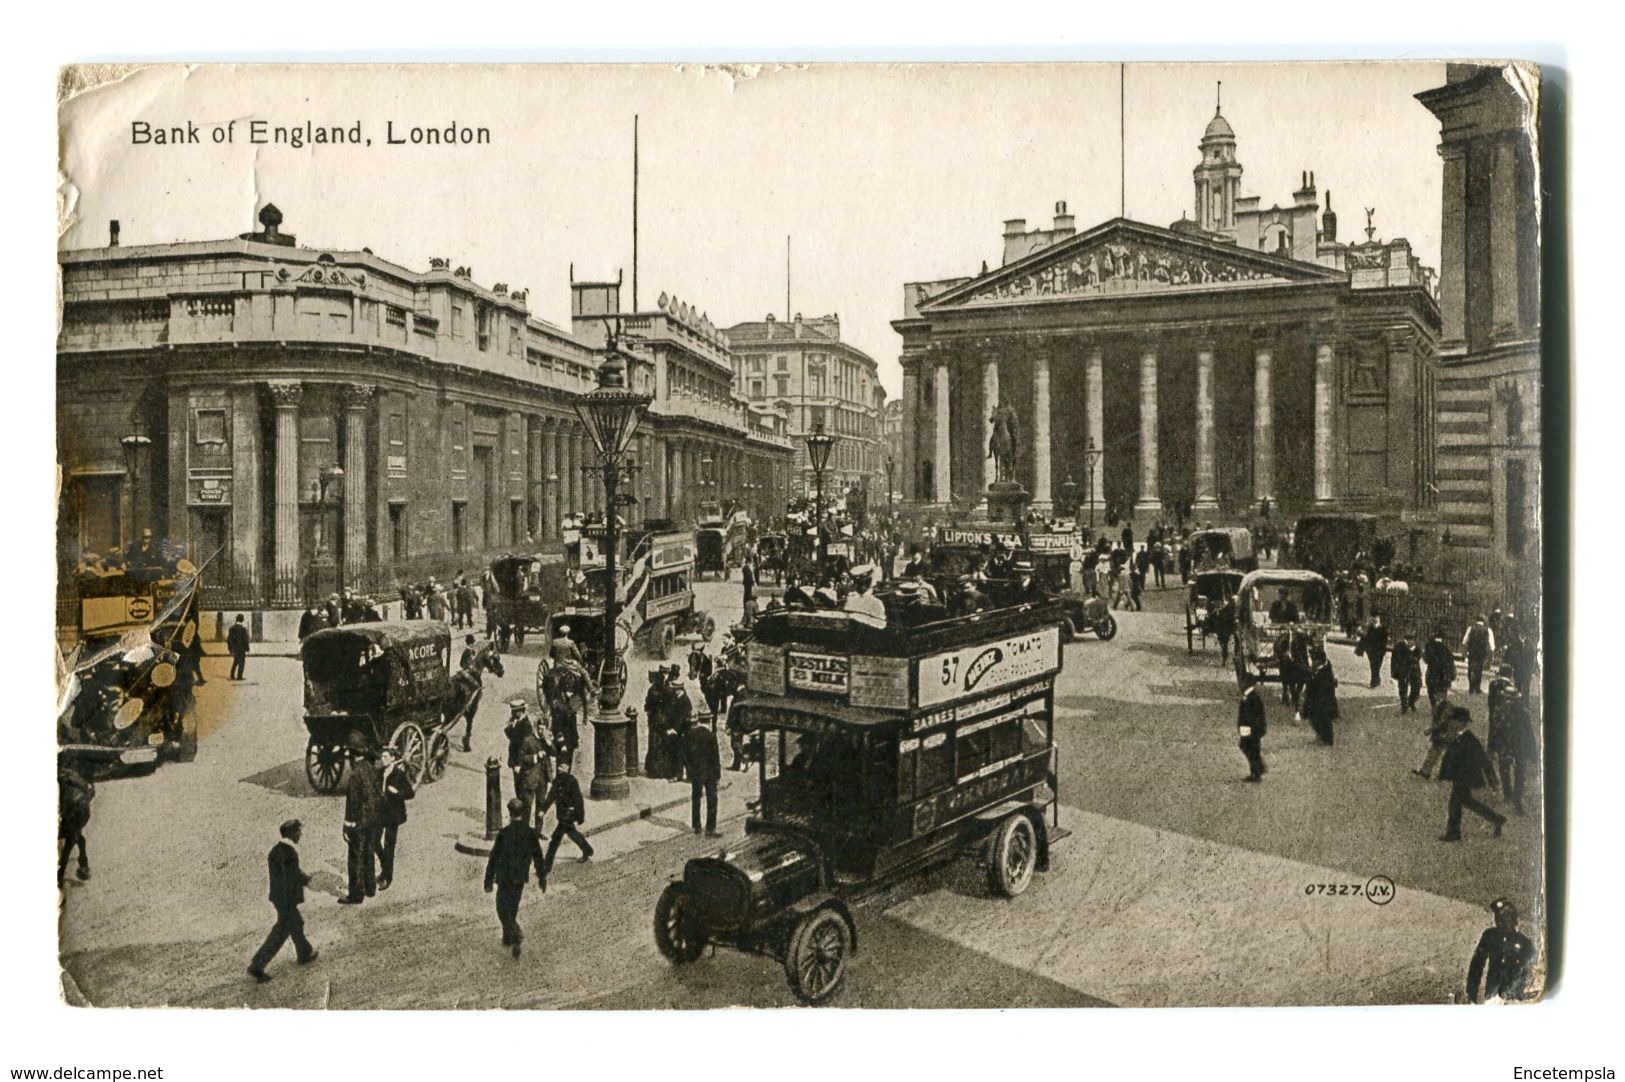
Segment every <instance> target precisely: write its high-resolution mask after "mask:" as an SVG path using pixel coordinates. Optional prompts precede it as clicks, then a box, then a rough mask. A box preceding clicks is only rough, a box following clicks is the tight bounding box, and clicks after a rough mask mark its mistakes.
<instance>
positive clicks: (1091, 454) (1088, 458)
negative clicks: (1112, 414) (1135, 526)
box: [1083, 439, 1104, 530]
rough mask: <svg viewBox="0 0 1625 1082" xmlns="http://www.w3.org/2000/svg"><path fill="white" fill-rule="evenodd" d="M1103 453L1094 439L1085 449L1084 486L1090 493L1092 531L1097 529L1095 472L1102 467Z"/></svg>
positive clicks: (1090, 525) (1090, 523) (1090, 526)
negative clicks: (1101, 457)
mask: <svg viewBox="0 0 1625 1082" xmlns="http://www.w3.org/2000/svg"><path fill="white" fill-rule="evenodd" d="M1103 453H1104V452H1103V451H1101V450H1100V448H1098V447H1096V446H1095V441H1094V440H1092V439H1091V440H1090V441H1089V443H1088V446H1086V447H1085V448H1084V449H1083V470H1084V484H1085V486H1086V490H1087V491H1088V493H1089V497H1088V499H1089V528H1090V529H1091V530H1092V529H1094V527H1095V470H1096V468H1098V467H1099V465H1100V456H1101V455H1102V454H1103Z"/></svg>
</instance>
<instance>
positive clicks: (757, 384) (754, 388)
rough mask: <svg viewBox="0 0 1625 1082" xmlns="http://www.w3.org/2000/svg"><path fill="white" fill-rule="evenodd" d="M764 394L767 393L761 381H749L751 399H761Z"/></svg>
mask: <svg viewBox="0 0 1625 1082" xmlns="http://www.w3.org/2000/svg"><path fill="white" fill-rule="evenodd" d="M766 393H767V391H766V389H765V387H764V385H763V383H762V381H761V380H759V379H753V380H751V381H750V396H751V397H752V398H761V397H763V396H764V395H765V394H766Z"/></svg>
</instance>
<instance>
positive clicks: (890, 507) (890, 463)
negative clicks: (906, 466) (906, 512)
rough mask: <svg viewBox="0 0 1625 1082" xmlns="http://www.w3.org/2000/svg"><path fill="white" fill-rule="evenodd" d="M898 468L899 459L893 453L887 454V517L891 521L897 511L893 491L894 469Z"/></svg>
mask: <svg viewBox="0 0 1625 1082" xmlns="http://www.w3.org/2000/svg"><path fill="white" fill-rule="evenodd" d="M896 468H897V460H896V459H895V458H893V457H892V456H891V455H887V456H886V518H887V520H888V521H889V520H890V519H891V518H892V517H893V516H894V515H896V513H897V508H896V507H895V506H894V500H893V492H892V471H893V470H895V469H896Z"/></svg>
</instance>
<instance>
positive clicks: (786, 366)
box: [773, 353, 790, 372]
mask: <svg viewBox="0 0 1625 1082" xmlns="http://www.w3.org/2000/svg"><path fill="white" fill-rule="evenodd" d="M773 370H774V371H776V372H788V371H790V358H788V357H786V356H785V355H784V354H782V353H780V354H778V355H777V356H775V357H774V358H773Z"/></svg>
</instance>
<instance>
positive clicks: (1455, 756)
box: [1439, 706, 1506, 842]
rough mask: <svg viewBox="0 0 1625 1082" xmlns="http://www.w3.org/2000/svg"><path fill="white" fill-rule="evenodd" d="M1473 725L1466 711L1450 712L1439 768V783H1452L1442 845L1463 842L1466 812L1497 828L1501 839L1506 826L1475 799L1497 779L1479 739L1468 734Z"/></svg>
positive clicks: (1470, 715) (1504, 820) (1462, 708)
mask: <svg viewBox="0 0 1625 1082" xmlns="http://www.w3.org/2000/svg"><path fill="white" fill-rule="evenodd" d="M1472 721H1473V716H1472V714H1471V713H1469V712H1468V710H1467V708H1466V707H1464V706H1457V707H1453V708H1451V711H1450V716H1449V725H1450V728H1449V730H1448V732H1449V736H1448V743H1447V744H1446V745H1445V749H1444V762H1442V763H1440V764H1439V780H1441V781H1448V782H1449V783H1450V812H1449V820H1448V823H1447V825H1446V826H1445V830H1444V833H1443V834H1442V835H1440V836H1439V840H1440V841H1441V842H1459V841H1461V811H1462V809H1463V808H1466V809H1468V810H1470V811H1471V812H1472V813H1473V814H1474V815H1477V816H1478V817H1479V818H1481V819H1484V820H1486V821H1488V822H1489V823H1490V824H1491V825H1492V826H1494V827H1495V836H1496V837H1497V838H1499V837H1500V836H1501V828H1502V827H1503V826H1505V825H1506V816H1504V815H1501V814H1499V813H1497V812H1496V811H1494V810H1493V809H1491V808H1489V807H1488V806H1486V805H1485V804H1483V803H1482V802H1480V801H1479V799H1478V798H1477V797H1475V796H1474V795H1473V790H1474V789H1481V788H1483V787H1484V786H1485V785H1486V784H1488V783H1489V782H1490V780H1491V779H1493V778H1494V777H1495V770H1494V768H1493V767H1492V766H1491V765H1490V757H1489V755H1488V754H1487V753H1486V752H1485V751H1484V745H1483V744H1480V743H1479V742H1478V737H1476V736H1474V735H1473V734H1472V733H1471V732H1469V731H1468V728H1467V727H1468V726H1469V725H1471V724H1472Z"/></svg>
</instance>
